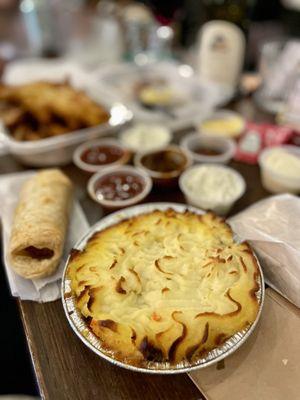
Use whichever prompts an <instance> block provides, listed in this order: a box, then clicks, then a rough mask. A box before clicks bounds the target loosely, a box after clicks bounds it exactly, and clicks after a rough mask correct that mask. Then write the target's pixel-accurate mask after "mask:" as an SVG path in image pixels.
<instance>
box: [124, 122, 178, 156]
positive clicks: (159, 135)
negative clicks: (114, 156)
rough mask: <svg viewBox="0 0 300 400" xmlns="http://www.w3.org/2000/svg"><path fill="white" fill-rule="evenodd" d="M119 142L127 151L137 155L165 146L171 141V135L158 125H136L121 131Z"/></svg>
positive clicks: (167, 130) (166, 129) (168, 130)
mask: <svg viewBox="0 0 300 400" xmlns="http://www.w3.org/2000/svg"><path fill="white" fill-rule="evenodd" d="M154 132H155V133H154ZM119 140H120V142H121V143H122V144H123V146H125V147H126V148H127V149H129V150H131V151H132V152H134V153H139V152H145V151H154V150H159V149H161V148H162V147H165V146H167V145H168V144H169V143H170V142H171V140H172V134H171V131H170V129H168V128H166V127H165V126H162V125H159V124H155V125H154V124H151V123H150V124H146V123H137V124H135V125H132V126H131V127H130V128H128V129H126V130H124V131H122V132H121V133H120V135H119Z"/></svg>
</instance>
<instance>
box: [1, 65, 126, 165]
mask: <svg viewBox="0 0 300 400" xmlns="http://www.w3.org/2000/svg"><path fill="white" fill-rule="evenodd" d="M64 79H69V80H70V82H71V84H72V86H74V87H75V88H78V89H81V90H84V91H85V92H86V93H87V94H88V95H89V96H90V97H91V98H93V100H95V101H98V102H99V104H101V105H103V106H104V107H106V108H107V110H108V111H109V112H110V115H111V117H110V119H109V121H108V122H107V123H104V124H101V125H98V126H94V127H90V128H86V129H80V130H78V131H75V132H70V133H67V134H64V135H60V136H57V137H50V138H46V139H41V140H36V141H28V142H20V141H17V140H15V139H14V138H13V137H12V136H11V135H10V134H9V132H8V131H7V130H6V129H5V127H4V126H3V124H1V121H0V154H2V155H3V154H12V155H13V156H14V157H15V158H17V159H18V160H19V161H20V162H22V163H23V164H25V165H31V166H35V167H44V166H59V165H64V164H68V163H69V162H71V160H72V156H73V152H74V150H75V148H76V147H77V146H78V145H79V144H81V143H83V142H84V141H87V140H91V139H95V138H98V137H101V136H103V135H106V134H111V133H113V132H114V131H115V130H117V129H118V128H119V127H121V126H123V125H124V124H126V122H128V121H130V120H131V118H132V113H131V111H130V110H128V109H127V108H126V107H125V106H124V105H123V104H122V103H119V102H117V101H115V98H114V97H112V96H109V95H108V94H107V93H103V91H101V89H100V87H99V85H97V84H96V82H95V81H94V79H93V78H92V77H91V76H90V75H89V74H88V73H87V72H85V71H84V70H82V69H81V68H80V67H79V66H77V65H76V64H74V63H71V62H69V61H65V60H58V61H57V60H39V59H32V60H25V61H16V62H13V63H11V64H9V65H8V67H7V69H6V71H5V74H4V77H3V81H4V83H6V84H10V85H17V84H22V83H29V82H33V81H39V80H47V81H52V82H61V81H63V80H64Z"/></svg>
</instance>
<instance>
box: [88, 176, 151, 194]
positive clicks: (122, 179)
mask: <svg viewBox="0 0 300 400" xmlns="http://www.w3.org/2000/svg"><path fill="white" fill-rule="evenodd" d="M144 188H145V182H144V180H143V178H141V177H140V176H139V175H137V174H134V173H132V174H130V173H128V172H126V173H125V172H124V173H122V172H118V173H113V172H112V173H111V174H107V175H105V176H103V177H102V178H100V179H99V180H98V181H97V182H96V183H95V194H96V197H97V198H98V199H100V200H109V201H122V200H128V199H130V198H132V197H135V196H137V195H138V194H140V193H141V192H142V191H143V190H144Z"/></svg>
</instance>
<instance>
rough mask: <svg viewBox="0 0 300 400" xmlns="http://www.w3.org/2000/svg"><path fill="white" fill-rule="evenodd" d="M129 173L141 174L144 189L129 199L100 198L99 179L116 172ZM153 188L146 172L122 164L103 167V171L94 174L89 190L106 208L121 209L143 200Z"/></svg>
mask: <svg viewBox="0 0 300 400" xmlns="http://www.w3.org/2000/svg"><path fill="white" fill-rule="evenodd" d="M118 172H119V173H121V174H124V173H128V174H134V175H137V176H139V177H140V178H141V179H142V180H143V181H144V188H143V190H142V191H141V192H140V193H139V194H137V195H136V196H134V197H131V198H129V199H127V200H107V199H99V198H98V197H97V196H96V190H95V184H96V182H97V181H98V180H100V179H101V178H103V177H104V176H106V175H110V174H113V173H114V174H115V173H118ZM151 189H152V179H151V178H150V177H149V176H148V174H146V173H145V172H144V171H143V170H141V169H139V168H136V167H132V166H130V165H122V166H113V167H106V168H103V169H102V170H101V171H99V172H97V173H96V174H94V175H93V176H92V177H91V178H90V179H89V181H88V185H87V190H88V193H89V195H90V197H91V198H92V199H93V200H94V201H96V202H97V203H99V204H101V205H102V206H103V207H105V208H110V209H119V208H124V207H128V206H132V205H134V204H137V203H139V202H140V201H142V200H143V199H144V198H145V197H146V196H147V195H148V194H149V193H150V191H151Z"/></svg>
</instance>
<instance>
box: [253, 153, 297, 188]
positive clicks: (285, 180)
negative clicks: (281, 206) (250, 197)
mask: <svg viewBox="0 0 300 400" xmlns="http://www.w3.org/2000/svg"><path fill="white" fill-rule="evenodd" d="M278 148H280V149H282V150H285V151H287V152H288V153H291V154H294V155H296V156H298V157H299V159H300V147H298V146H292V145H283V146H276V147H271V148H267V149H265V150H263V151H262V152H261V154H260V156H259V160H258V163H259V166H260V172H261V180H262V184H263V186H264V188H265V189H266V190H268V191H269V192H271V193H284V192H289V193H300V170H299V173H298V177H296V178H293V177H291V178H289V177H287V176H286V175H285V174H280V173H278V172H277V171H274V170H272V168H270V166H268V165H267V163H266V159H267V158H268V156H269V155H270V154H271V152H272V151H274V150H275V149H276V150H277V149H278Z"/></svg>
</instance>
